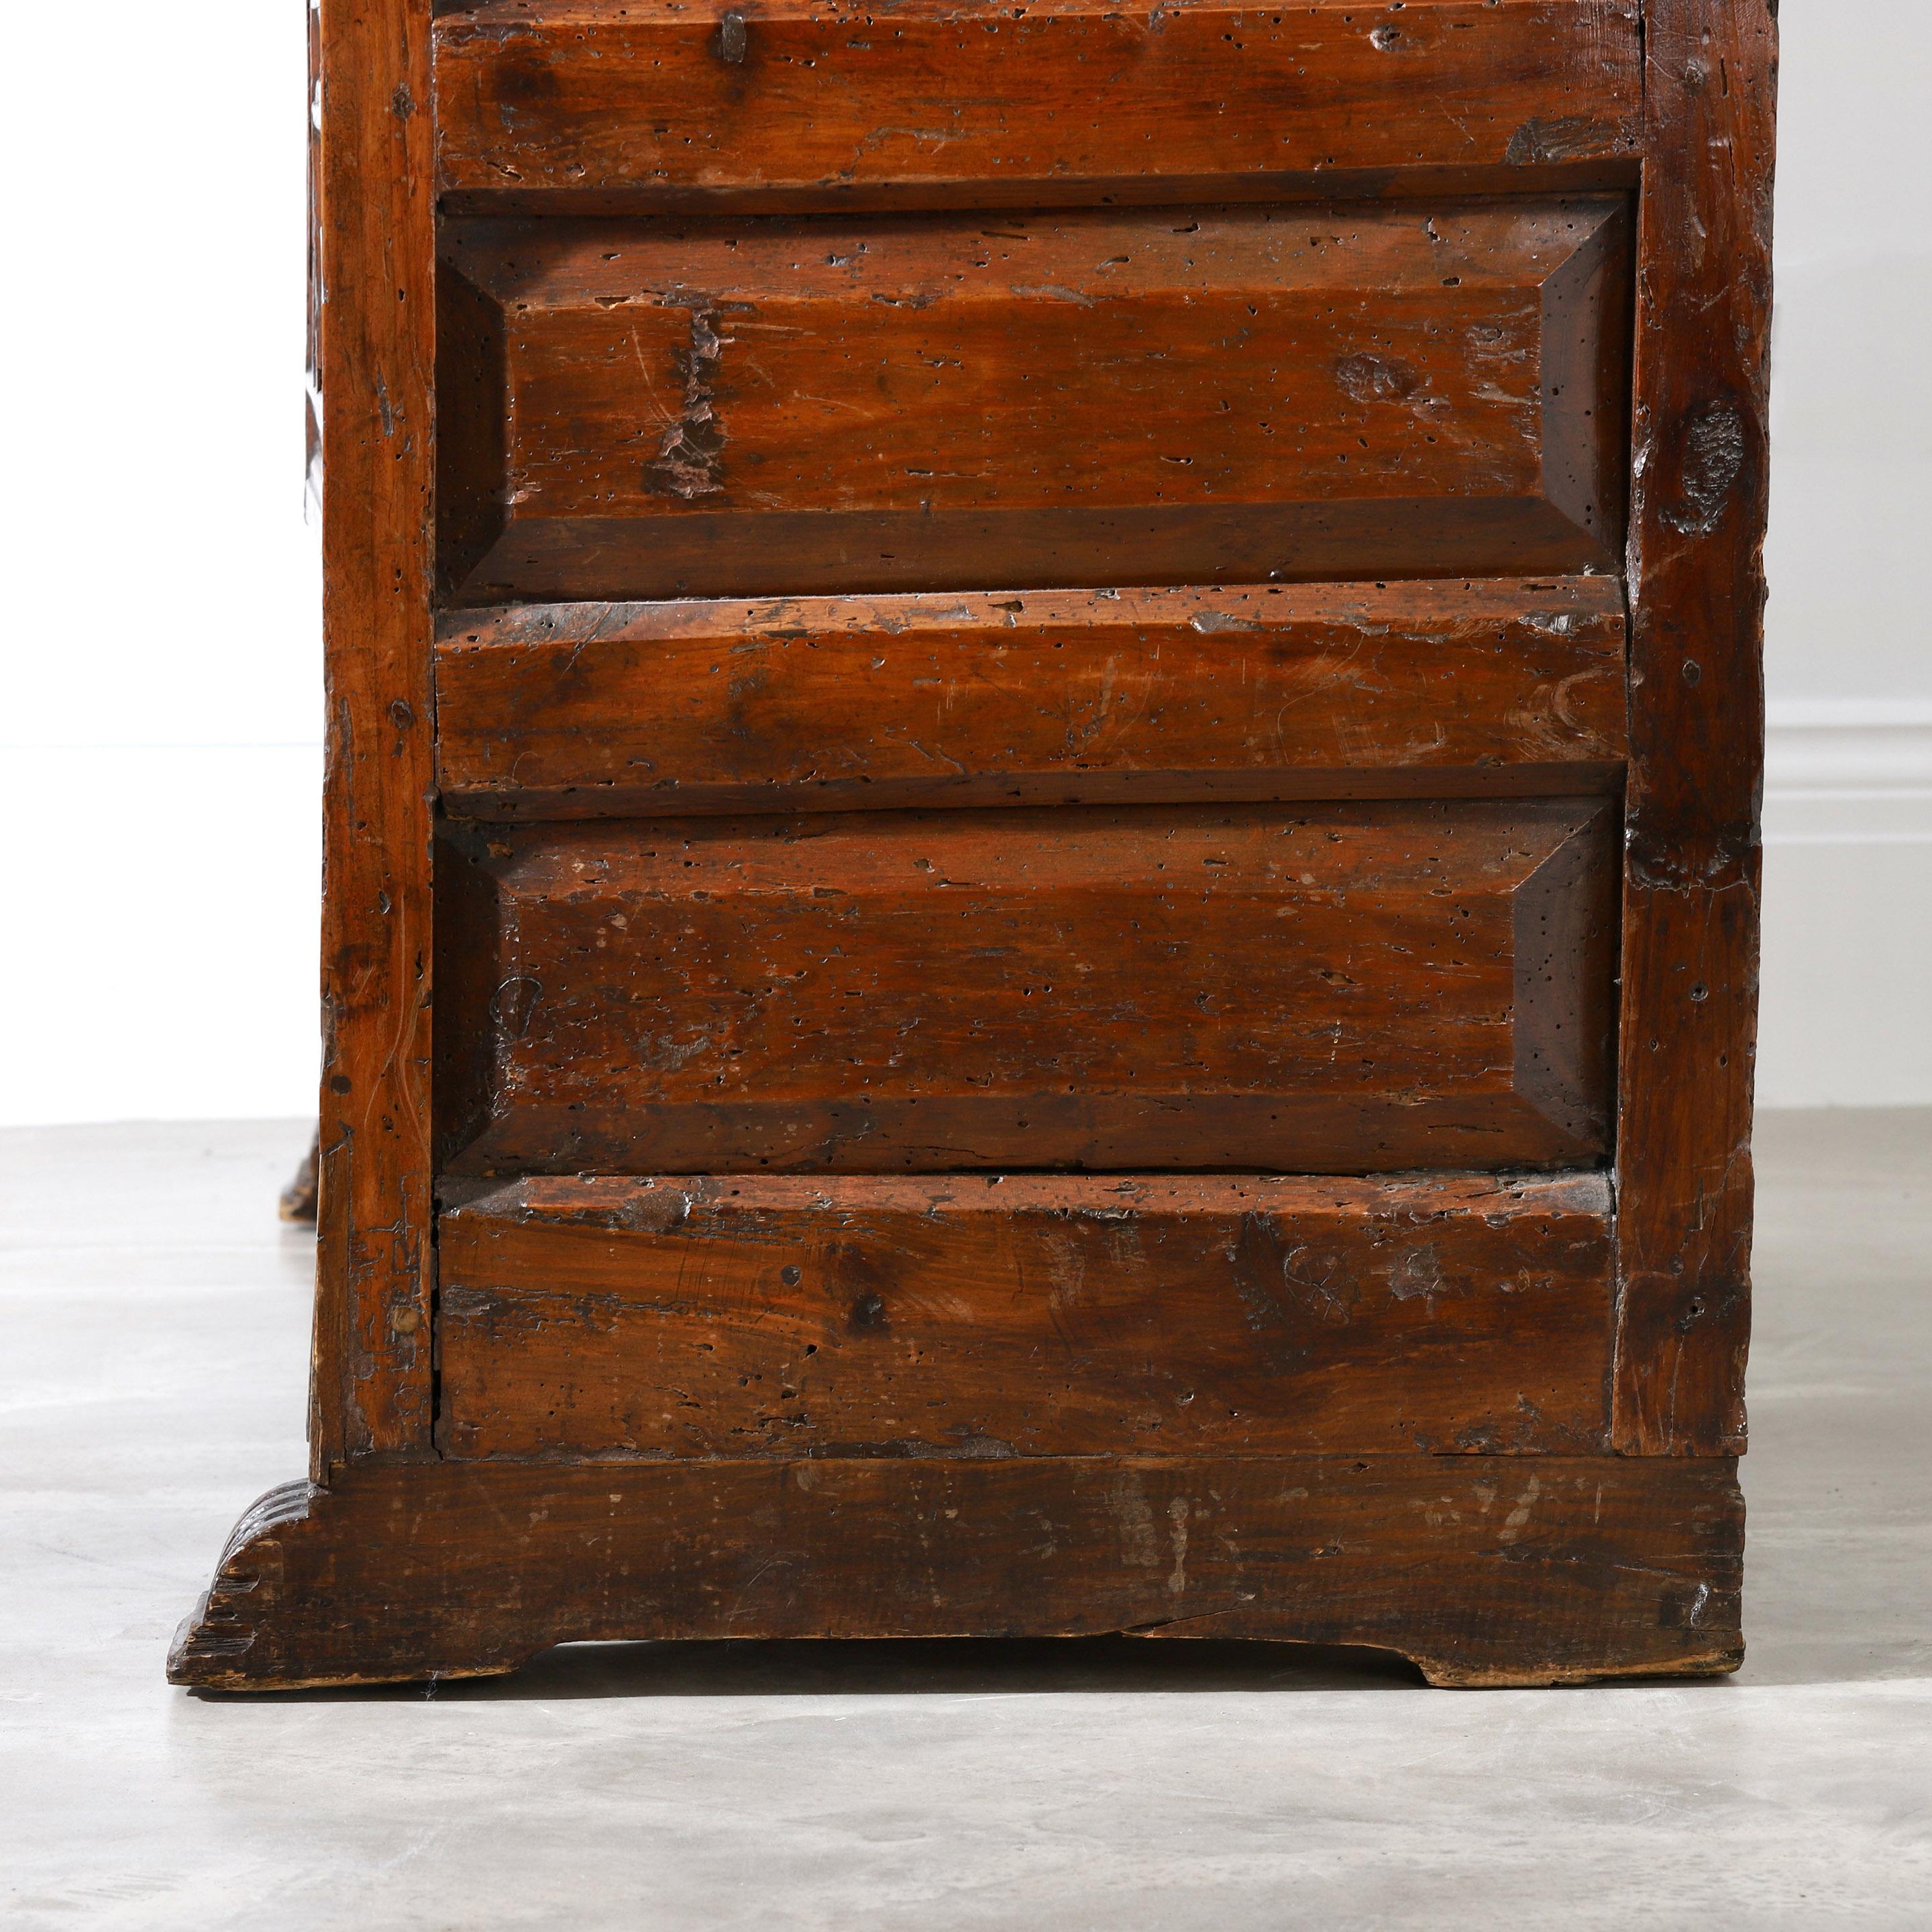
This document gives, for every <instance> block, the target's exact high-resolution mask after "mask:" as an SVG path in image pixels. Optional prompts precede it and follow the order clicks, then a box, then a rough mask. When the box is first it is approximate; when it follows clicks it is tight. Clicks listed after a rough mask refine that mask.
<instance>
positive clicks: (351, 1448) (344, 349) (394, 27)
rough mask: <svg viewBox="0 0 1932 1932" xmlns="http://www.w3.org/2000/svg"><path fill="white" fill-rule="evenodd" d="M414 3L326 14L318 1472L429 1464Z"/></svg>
mask: <svg viewBox="0 0 1932 1932" xmlns="http://www.w3.org/2000/svg"><path fill="white" fill-rule="evenodd" d="M429 19H430V7H429V0H387V4H385V5H366V4H365V5H352V4H349V3H348V0H330V4H328V5H324V6H323V8H322V10H321V13H320V46H319V52H320V72H321V89H322V94H323V98H324V100H325V101H326V104H327V107H326V112H325V114H324V118H323V124H322V128H321V132H320V140H319V142H318V146H317V160H316V163H315V165H316V168H317V176H316V180H317V236H316V249H317V254H316V261H317V272H318V273H319V275H320V285H319V288H318V291H317V294H318V298H319V306H318V308H317V326H318V328H319V331H320V345H319V346H320V359H321V372H322V383H321V388H322V397H323V422H322V443H323V449H322V454H323V469H324V474H325V476H326V490H325V496H324V505H323V625H324V628H325V631H326V642H327V650H326V679H327V686H328V691H327V698H328V718H329V744H328V754H327V761H326V772H325V778H324V787H323V874H324V877H323V934H322V987H323V1018H324V1037H323V1081H322V1107H321V1115H322V1133H321V1155H322V1175H321V1187H320V1222H319V1231H320V1254H319V1258H318V1261H317V1292H316V1344H315V1382H314V1395H313V1400H312V1403H311V1417H310V1444H311V1455H312V1459H313V1467H314V1473H315V1474H316V1475H318V1476H326V1475H327V1473H328V1472H329V1470H330V1469H332V1468H333V1467H334V1466H335V1465H336V1464H337V1463H338V1462H339V1461H340V1460H341V1459H342V1458H343V1457H345V1456H350V1455H358V1454H368V1453H371V1452H375V1451H381V1452H383V1453H397V1452H413V1453H423V1452H426V1451H428V1448H429V1443H430V1435H431V1424H432V1419H433V1418H432V1416H431V1407H430V1400H431V1397H430V1354H431V1334H430V1310H431V1298H432V1293H433V1291H434V1257H433V1256H432V1253H431V1243H430V1217H431V1166H430V1163H431V1151H430V1144H429V1133H430V1092H429V1088H430V1064H431V1042H430V1021H429V1003H430V992H431V988H430V979H429V973H430V965H431V951H432V942H431V920H432V910H431V898H430V870H431V867H430V835H431V834H430V827H431V809H432V804H433V793H434V772H433V747H432V734H433V731H434V719H435V709H434V703H433V700H432V694H431V639H432V636H433V625H432V620H431V609H430V606H431V594H432V590H433V587H434V560H435V553H434V523H433V505H432V501H431V498H432V493H433V484H434V463H433V458H434V444H433V442H432V427H433V419H434V402H433V398H432V392H431V385H432V381H433V378H434V356H435V311H434V305H435V296H434V288H435V232H434V203H433V196H432V184H431V178H430V175H431V145H432V142H431V130H430V124H429V115H428V107H429V99H430V65H429ZM325 291H326V299H320V296H321V295H322V293H323V292H325Z"/></svg>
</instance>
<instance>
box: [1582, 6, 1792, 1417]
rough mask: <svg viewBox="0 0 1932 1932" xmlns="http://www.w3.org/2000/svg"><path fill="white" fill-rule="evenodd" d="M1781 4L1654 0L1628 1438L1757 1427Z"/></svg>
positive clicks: (1633, 927) (1633, 931)
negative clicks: (1755, 1173) (1763, 855)
mask: <svg viewBox="0 0 1932 1932" xmlns="http://www.w3.org/2000/svg"><path fill="white" fill-rule="evenodd" d="M1775 13H1776V7H1775V4H1773V0H1652V5H1651V6H1650V8H1649V34H1650V38H1649V49H1650V54H1649V58H1650V67H1649V73H1650V88H1651V92H1650V97H1649V110H1648V112H1649V137H1648V138H1649V143H1650V152H1651V154H1652V157H1653V158H1652V163H1651V165H1650V166H1649V169H1647V171H1646V190H1645V196H1644V201H1643V236H1644V244H1643V245H1644V263H1645V266H1644V273H1643V283H1642V299H1641V302H1640V305H1639V309H1638V319H1639V326H1640V352H1639V358H1638V363H1637V425H1636V449H1635V463H1636V469H1637V510H1636V514H1635V517H1634V521H1633V523H1632V527H1631V553H1630V565H1629V568H1630V583H1631V594H1632V599H1633V606H1634V613H1635V616H1634V631H1633V634H1632V640H1631V771H1630V789H1629V813H1630V817H1629V827H1628V859H1627V862H1626V870H1625V885H1624V963H1623V981H1624V1000H1625V1021H1624V1025H1623V1031H1622V1080H1621V1088H1622V1118H1621V1121H1620V1124H1619V1136H1618V1154H1619V1165H1620V1167H1621V1170H1622V1181H1621V1184H1620V1189H1619V1192H1620V1195H1621V1198H1622V1204H1623V1211H1622V1217H1621V1248H1620V1252H1619V1268H1620V1270H1621V1273H1622V1284H1623V1286H1622V1310H1623V1329H1622V1337H1621V1338H1620V1341H1619V1351H1618V1365H1617V1379H1616V1391H1617V1393H1616V1406H1617V1439H1618V1444H1619V1447H1620V1448H1622V1449H1623V1450H1624V1451H1626V1452H1627V1453H1634V1454H1642V1455H1660V1454H1661V1455H1682V1454H1702V1455H1710V1454H1721V1453H1724V1452H1726V1451H1736V1450H1738V1449H1741V1448H1742V1447H1743V1444H1744V1436H1745V1412H1744V1372H1745V1351H1746V1349H1747V1346H1748V1341H1749V1337H1750V1332H1751V1278H1750V1264H1751V1199H1752V1195H1751V1081H1752V1070H1753V1064H1754V1059H1755V1056H1756V1052H1757V955H1758V880H1759V871H1760V845H1759V830H1758V814H1759V804H1760V791H1761V788H1762V783H1763V766H1764V679H1763V638H1764V595H1765V591H1764V568H1763V547H1764V531H1765V519H1766V512H1767V507H1768V504H1769V466H1768V463H1767V458H1768V455H1769V398H1768V384H1769V374H1770V370H1769V355H1770V347H1771V213H1772V146H1773V139H1774V131H1773V120H1774V115H1775V104H1776V99H1777V60H1776V55H1777V28H1776V23H1775Z"/></svg>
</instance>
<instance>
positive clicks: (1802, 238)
mask: <svg viewBox="0 0 1932 1932" xmlns="http://www.w3.org/2000/svg"><path fill="white" fill-rule="evenodd" d="M1782 26H1783V28H1784V83H1783V88H1782V91H1781V103H1780V124H1779V160H1778V249H1777V254H1778V260H1777V269H1778V312H1777V320H1776V323H1775V328H1774V330H1773V332H1772V517H1771V539H1770V543H1769V547H1768V550H1767V553H1766V567H1767V570H1768V571H1769V576H1770V579H1771V606H1770V610H1769V614H1768V618H1767V631H1766V659H1767V670H1768V674H1769V687H1770V699H1771V738H1770V745H1769V763H1768V769H1767V772H1766V799H1765V904H1764V919H1765V956H1764V983H1763V986H1764V1009H1763V1025H1762V1028H1761V1035H1760V1049H1759V1058H1758V1089H1759V1094H1760V1100H1762V1102H1763V1103H1764V1104H1766V1105H1767V1106H1816V1105H1820V1104H1832V1103H1838V1104H1849V1103H1880V1104H1882V1103H1927V1102H1932V965H1928V963H1927V962H1932V599H1928V598H1927V595H1926V594H1925V592H1924V587H1923V571H1922V568H1921V558H1922V557H1923V556H1924V555H1925V553H1926V550H1927V541H1926V533H1927V524H1928V520H1932V226H1928V225H1927V221H1926V220H1925V218H1924V214H1923V210H1924V208H1925V207H1926V206H1927V203H1928V201H1932V148H1928V147H1927V142H1926V138H1925V136H1926V131H1927V117H1928V115H1932V5H1927V4H1926V0H1785V4H1784V9H1783V13H1782Z"/></svg>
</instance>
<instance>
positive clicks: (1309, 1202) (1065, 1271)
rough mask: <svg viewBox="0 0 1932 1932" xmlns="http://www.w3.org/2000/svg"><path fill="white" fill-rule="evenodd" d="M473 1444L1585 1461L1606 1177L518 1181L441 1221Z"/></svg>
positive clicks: (521, 1451)
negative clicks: (1451, 1454)
mask: <svg viewBox="0 0 1932 1932" xmlns="http://www.w3.org/2000/svg"><path fill="white" fill-rule="evenodd" d="M439 1239H440V1263H441V1280H442V1288H441V1298H440V1302H439V1304H438V1317H437V1319H438V1324H439V1337H440V1342H439V1362H440V1369H441V1374H442V1391H443V1404H442V1412H441V1421H440V1441H441V1443H442V1445H443V1448H444V1450H445V1451H446V1454H450V1455H452V1456H458V1457H529V1456H547V1455H553V1454H569V1455H574V1456H600V1455H601V1456H639V1455H643V1456H678V1457H715V1456H759V1455H767V1456H770V1455H775V1456H860V1455H862V1456H992V1457H998V1456H1014V1455H1019V1456H1043V1455H1063V1456H1116V1455H1127V1454H1150V1455H1151V1454H1163V1455H1182V1454H1201V1453H1209V1454H1217V1453H1218V1454H1227V1455H1254V1454H1268V1453H1280V1452H1283V1451H1296V1450H1301V1451H1322V1452H1325V1453H1328V1454H1340V1453H1341V1452H1343V1451H1358V1452H1359V1453H1361V1454H1392V1453H1394V1454H1411V1453H1413V1452H1415V1451H1463V1452H1466V1453H1468V1452H1478V1451H1481V1452H1486V1453H1488V1452H1493V1453H1499V1454H1503V1453H1511V1452H1517V1451H1556V1452H1568V1453H1571V1454H1576V1453H1578V1452H1586V1453H1587V1452H1588V1451H1590V1450H1592V1449H1593V1448H1596V1449H1600V1448H1601V1447H1602V1446H1603V1445H1604V1439H1605V1434H1606V1430H1607V1425H1608V1412H1607V1388H1608V1385H1609V1370H1610V1334H1611V1322H1610V1313H1611V1310H1610V1188H1609V1184H1608V1183H1607V1181H1605V1180H1604V1177H1603V1176H1601V1175H1574V1176H1571V1177H1569V1178H1565V1179H1562V1180H1547V1179H1535V1180H1520V1179H1519V1180H1497V1179H1495V1178H1490V1177H1488V1176H1482V1177H1471V1176H1464V1175H1456V1176H1451V1177H1448V1178H1443V1179H1440V1180H1436V1181H1409V1180H1403V1181H1387V1180H1385V1181H1338V1180H1334V1179H1322V1180H1297V1179H1291V1178H1280V1177H1274V1178H1250V1179H1232V1178H1224V1177H1221V1176H1213V1177H1207V1178H1200V1179H1185V1178H1173V1177H1170V1176H1163V1175H1136V1176H1131V1177H1127V1178H1112V1177H1109V1178H1104V1179H1103V1178H1093V1179H1081V1178H1075V1179H1066V1178H1058V1177H1046V1176H1037V1175H1005V1176H1001V1175H988V1176H983V1177H982V1176H977V1175H975V1176H971V1177H952V1176H947V1177H942V1178H935V1179H919V1180H912V1179H906V1178H882V1179H874V1178H854V1177H852V1176H849V1175H841V1176H839V1177H837V1178H830V1179H811V1180H807V1179H805V1178H791V1177H784V1176H775V1175H739V1176H734V1177H730V1178H718V1179H704V1180H698V1181H616V1180H610V1179H602V1178H591V1179H579V1178H574V1177H571V1178H559V1179H555V1180H542V1179H533V1180H526V1181H518V1182H517V1183H514V1184H513V1185H511V1187H507V1188H505V1189H502V1190H500V1191H499V1192H497V1193H493V1194H490V1195H489V1196H486V1197H484V1199H481V1200H479V1201H475V1202H471V1203H469V1204H468V1205H465V1206H463V1207H460V1208H456V1209H455V1210H453V1211H450V1212H447V1213H446V1214H444V1215H443V1217H442V1222H441V1230H440V1237H439Z"/></svg>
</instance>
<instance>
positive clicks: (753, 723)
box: [437, 577, 1625, 818]
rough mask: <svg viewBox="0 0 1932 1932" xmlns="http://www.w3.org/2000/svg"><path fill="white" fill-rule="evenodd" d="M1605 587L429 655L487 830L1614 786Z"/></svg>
mask: <svg viewBox="0 0 1932 1932" xmlns="http://www.w3.org/2000/svg"><path fill="white" fill-rule="evenodd" d="M1624 711H1625V703H1624V610H1623V593H1622V589H1620V588H1619V586H1618V585H1617V583H1616V581H1615V580H1614V579H1612V578H1609V577H1563V578H1558V579H1556V580H1553V581H1544V582H1540V583H1539V582H1535V581H1533V580H1532V581H1527V582H1526V581H1508V582H1502V583H1496V582H1489V583H1394V584H1388V585H1382V586H1378V585H1374V584H1352V585H1350V584H1319V585H1287V586H1282V585H1263V586H1247V587H1245V588H1241V589H1229V590H1223V591H1211V590H1115V591H1048V592H1033V593H1031V594H1029V595H1018V596H1005V595H1001V594H999V593H998V592H991V593H989V592H956V593H954V594H953V595H947V596H930V595H929V596H921V597H904V596H897V597H873V598H795V597H790V598H769V599H763V600H760V601H757V602H755V603H740V602H730V603H723V602H719V603H683V604H625V605H618V606H614V607H613V606H611V605H607V604H526V605H511V606H509V607H505V608H502V609H499V610H484V611H471V612H462V613H451V614H450V615H449V616H446V617H445V618H444V619H443V624H442V627H441V632H440V642H439V643H438V645H437V775H438V778H439V780H440V784H441V786H442V789H443V799H444V802H445V804H446V806H447V807H448V808H449V809H450V810H452V811H457V812H460V813H465V814H474V815H476V816H478V817H519V818H538V817H582V816H584V815H586V814H619V813H625V812H628V813H632V814H636V813H639V812H656V811H667V810H670V809H676V810H677V811H747V810H751V811H755V810H757V809H758V808H760V807H763V808H766V809H769V808H773V807H784V806H791V805H799V804H824V805H862V804H863V805H874V806H880V805H918V804H929V803H938V804H983V805H991V804H1005V803H1029V802H1048V801H1049V800H1052V799H1062V800H1064V799H1079V798H1086V799H1095V798H1098V799H1128V798H1169V799H1178V798H1185V797H1188V796H1217V795H1218V796H1250V797H1252V796H1262V797H1268V796H1274V797H1292V796H1301V797H1314V798H1336V797H1347V796H1365V795H1367V794H1369V793H1372V792H1374V791H1376V790H1385V791H1389V792H1406V793H1421V794H1424V795H1429V794H1432V793H1433V795H1434V796H1438V797H1439V796H1442V795H1443V794H1444V793H1445V790H1447V789H1448V788H1449V787H1451V785H1452V784H1454V781H1455V779H1456V778H1457V776H1458V775H1460V778H1461V779H1462V782H1463V787H1464V788H1466V789H1468V790H1472V791H1475V790H1484V791H1488V792H1491V793H1495V792H1499V791H1502V790H1511V791H1530V790H1540V791H1545V792H1553V791H1570V792H1575V791H1577V790H1583V789H1588V788H1590V787H1592V786H1593V785H1594V784H1602V785H1604V787H1606V788H1609V787H1611V786H1612V785H1613V784H1615V783H1616V781H1618V780H1619V778H1620V777H1621V775H1622V757H1623V752H1624V746H1625V721H1624Z"/></svg>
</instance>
